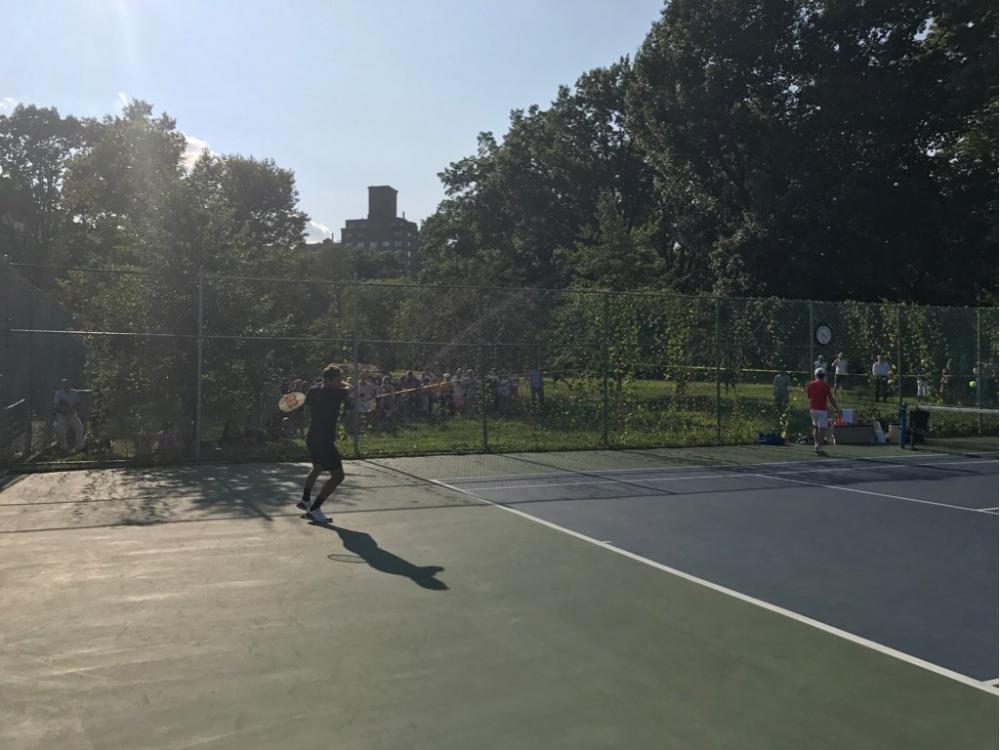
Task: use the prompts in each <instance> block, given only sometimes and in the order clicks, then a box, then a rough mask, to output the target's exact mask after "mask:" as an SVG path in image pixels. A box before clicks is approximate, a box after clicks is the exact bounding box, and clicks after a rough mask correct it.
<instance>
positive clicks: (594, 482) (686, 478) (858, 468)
mask: <svg viewBox="0 0 1000 750" xmlns="http://www.w3.org/2000/svg"><path fill="white" fill-rule="evenodd" d="M840 460H845V461H846V460H849V459H840ZM788 463H789V464H798V463H800V462H798V461H789V462H788ZM993 463H997V461H996V460H992V459H991V460H988V461H936V462H935V463H933V464H918V467H923V466H926V467H929V468H930V467H934V466H951V465H954V464H961V465H967V464H993ZM909 468H914V467H911V466H907V465H906V464H888V465H884V466H882V465H874V466H838V467H836V468H830V469H824V468H815V469H803V470H801V471H783V472H776V473H774V474H767V475H764V474H758V473H749V472H747V473H729V474H700V475H683V476H669V477H653V478H651V479H642V478H641V477H637V478H633V479H632V480H631V482H648V483H653V482H685V481H690V480H695V479H739V478H740V477H751V476H755V477H761V476H768V477H772V476H773V477H784V476H790V475H795V474H811V473H813V472H824V473H832V472H840V471H873V470H875V471H877V470H879V469H909ZM577 474H583V475H585V476H588V475H591V474H594V475H595V478H594V479H593V480H592V481H589V482H541V483H539V484H510V485H500V486H496V487H480V488H477V489H482V490H484V491H486V490H491V491H492V490H501V491H508V490H520V489H534V488H536V487H577V486H589V485H597V484H629V483H630V482H627V481H623V480H620V479H614V478H610V479H605V478H601V477H600V476H598V475H596V472H575V471H554V472H552V474H551V475H550V476H552V477H555V478H559V477H572V476H575V475H577ZM984 476H985V475H984ZM956 478H957V477H956ZM920 479H922V477H918V478H917V481H919V480H920ZM441 481H454V482H456V484H461V483H463V482H462V481H461V480H441ZM490 481H494V480H490ZM872 481H878V480H872ZM899 481H912V480H906V479H903V480H899Z"/></svg>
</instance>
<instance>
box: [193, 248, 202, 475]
mask: <svg viewBox="0 0 1000 750" xmlns="http://www.w3.org/2000/svg"><path fill="white" fill-rule="evenodd" d="M204 322H205V269H204V267H199V268H198V364H197V371H198V375H197V377H198V379H197V381H195V400H194V460H195V461H200V460H201V380H202V366H203V365H202V362H203V359H202V358H203V355H204V346H205V325H204Z"/></svg>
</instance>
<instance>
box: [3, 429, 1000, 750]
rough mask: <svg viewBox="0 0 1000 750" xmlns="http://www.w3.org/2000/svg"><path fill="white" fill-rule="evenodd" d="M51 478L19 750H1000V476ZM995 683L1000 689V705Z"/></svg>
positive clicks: (37, 538) (903, 472)
mask: <svg viewBox="0 0 1000 750" xmlns="http://www.w3.org/2000/svg"><path fill="white" fill-rule="evenodd" d="M347 472H348V481H347V483H346V484H345V485H344V487H343V488H342V491H341V492H340V493H339V500H338V502H337V503H336V504H334V505H330V506H327V507H326V508H325V510H327V511H328V513H330V514H331V515H332V516H333V519H334V524H333V526H332V527H325V526H317V525H314V524H311V523H307V522H306V521H304V520H302V519H301V518H300V517H299V514H298V512H297V511H295V509H294V507H293V503H294V501H295V500H296V499H297V498H298V495H299V493H300V486H301V485H300V482H301V479H302V476H303V474H304V473H305V467H303V466H302V465H296V464H268V465H263V464H258V465H254V464H246V465H234V464H228V465H202V466H190V467H183V466H181V467H169V468H161V469H121V470H99V471H98V470H94V471H77V472H61V473H51V474H28V475H22V476H16V477H13V478H12V479H11V480H9V481H8V483H7V485H6V487H5V488H4V489H3V491H2V492H0V583H2V590H3V592H4V602H3V603H4V606H3V607H2V608H0V632H2V633H3V634H4V638H3V639H2V640H0V655H2V660H3V665H4V669H3V670H2V673H0V693H2V695H3V697H4V699H3V700H2V701H0V746H3V747H4V748H11V749H16V750H20V749H22V748H51V747H60V748H91V747H94V748H101V747H115V748H119V747H128V748H139V747H143V748H147V747H148V748H181V747H199V748H201V747H204V748H270V747H282V748H329V747H336V748H389V747H393V748H398V747H408V748H469V747H490V748H560V747H565V748H617V747H639V748H684V749H687V748H761V749H764V748H768V749H773V748H802V747H811V748H852V749H857V748H897V747H899V748H902V747H905V748H935V749H937V748H943V747H948V748H966V747H967V748H983V747H995V746H996V745H997V692H996V688H995V687H994V686H995V684H996V678H997V676H998V675H997V661H998V654H997V635H996V634H997V631H998V602H997V588H998V576H997V558H998V549H997V525H998V524H997V507H998V504H1000V503H998V492H997V456H996V455H995V454H993V455H981V456H979V457H967V456H957V455H944V454H934V453H930V452H919V453H913V452H909V451H898V450H896V449H893V448H888V447H886V448H854V449H851V448H848V447H842V448H838V449H836V451H835V455H834V456H831V457H830V458H829V459H817V458H816V457H815V456H813V455H812V454H811V452H810V451H809V449H808V448H806V447H800V446H789V447H767V446H754V447H739V448H712V449H684V450H647V451H620V452H619V451H616V452H612V451H594V452H576V453H551V454H549V453H547V454H515V455H492V456H491V455H477V456H464V457H463V456H445V457H431V458H403V459H380V460H372V461H354V462H347ZM991 683H992V684H991Z"/></svg>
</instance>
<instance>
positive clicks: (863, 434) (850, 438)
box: [833, 424, 875, 445]
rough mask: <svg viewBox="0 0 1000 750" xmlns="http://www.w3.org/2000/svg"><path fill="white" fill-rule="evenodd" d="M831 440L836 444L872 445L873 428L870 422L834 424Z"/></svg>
mask: <svg viewBox="0 0 1000 750" xmlns="http://www.w3.org/2000/svg"><path fill="white" fill-rule="evenodd" d="M833 440H834V442H835V443H837V445H873V444H874V443H875V428H874V427H872V426H871V425H870V424H851V425H836V426H834V428H833Z"/></svg>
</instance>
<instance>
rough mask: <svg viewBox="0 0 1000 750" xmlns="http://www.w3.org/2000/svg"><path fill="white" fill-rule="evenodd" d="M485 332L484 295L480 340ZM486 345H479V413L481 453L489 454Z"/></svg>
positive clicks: (480, 302) (480, 311) (482, 298)
mask: <svg viewBox="0 0 1000 750" xmlns="http://www.w3.org/2000/svg"><path fill="white" fill-rule="evenodd" d="M485 332H486V303H485V302H484V295H480V296H479V335H480V338H482V337H483V336H484V335H485ZM486 403H487V394H486V345H485V344H483V343H480V344H479V411H480V412H481V414H482V420H483V452H484V453H489V452H490V429H489V425H488V420H487V419H486Z"/></svg>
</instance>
